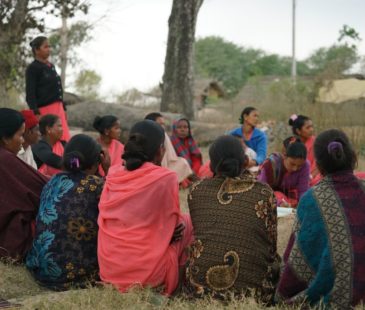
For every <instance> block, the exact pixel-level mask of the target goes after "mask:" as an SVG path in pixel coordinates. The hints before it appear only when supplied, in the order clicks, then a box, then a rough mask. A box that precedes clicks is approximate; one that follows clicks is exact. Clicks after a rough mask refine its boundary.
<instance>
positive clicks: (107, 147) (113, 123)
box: [93, 115, 124, 176]
mask: <svg viewBox="0 0 365 310" xmlns="http://www.w3.org/2000/svg"><path fill="white" fill-rule="evenodd" d="M93 127H94V128H95V129H96V130H97V131H98V132H99V134H100V137H99V138H98V142H99V144H100V145H101V147H102V149H103V150H104V152H105V151H108V153H109V156H110V167H112V166H115V165H119V166H120V165H122V162H123V161H122V155H123V152H124V145H123V144H122V143H121V142H120V141H119V138H120V134H121V129H120V122H119V120H118V118H117V117H116V116H114V115H105V116H102V117H100V116H97V117H95V120H94V123H93ZM99 174H100V175H101V176H105V173H104V170H103V169H102V167H101V166H100V167H99Z"/></svg>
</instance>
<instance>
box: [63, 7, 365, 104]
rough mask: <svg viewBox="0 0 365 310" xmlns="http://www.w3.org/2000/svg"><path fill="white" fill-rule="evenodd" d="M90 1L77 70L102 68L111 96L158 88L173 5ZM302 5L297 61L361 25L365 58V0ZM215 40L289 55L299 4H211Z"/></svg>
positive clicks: (205, 26) (203, 23)
mask: <svg viewBox="0 0 365 310" xmlns="http://www.w3.org/2000/svg"><path fill="white" fill-rule="evenodd" d="M90 2H91V9H90V13H89V14H88V15H87V16H86V17H82V19H85V18H86V19H88V20H90V21H92V22H93V23H95V28H94V30H93V33H92V36H93V39H92V41H90V42H89V43H87V44H86V45H85V46H83V47H82V48H80V49H79V55H80V59H81V62H80V64H79V65H78V66H77V67H76V68H75V69H74V70H75V71H74V70H72V71H73V72H76V71H77V70H81V69H92V70H95V71H96V72H97V73H98V74H99V75H101V77H102V86H101V94H102V95H103V96H104V97H109V98H111V97H112V96H113V95H116V94H120V93H122V92H123V91H125V90H127V89H129V88H133V87H134V88H138V89H140V90H143V91H147V90H149V89H151V88H152V87H154V86H156V85H157V84H158V83H159V82H160V81H161V79H162V75H163V70H164V59H165V52H166V42H167V34H168V18H169V15H170V10H171V6H172V0H90ZM296 2H297V8H296V37H297V39H296V54H297V59H299V60H301V59H305V58H306V57H308V56H309V55H310V54H311V53H312V52H313V51H314V50H315V49H317V48H319V47H323V46H327V47H328V46H330V45H332V44H333V43H335V42H336V40H337V38H338V36H339V30H340V29H341V28H342V26H343V25H344V24H346V25H349V26H350V27H353V28H355V29H356V30H357V31H358V32H359V34H360V37H361V38H363V39H364V40H363V41H361V42H360V43H359V44H358V48H359V52H360V54H362V55H365V19H364V12H365V1H364V0H296ZM101 16H104V17H103V18H101ZM95 21H96V22H95ZM71 22H72V21H71ZM212 35H214V36H220V37H223V38H224V39H225V40H227V41H231V42H233V43H235V44H237V45H240V46H244V47H252V48H259V49H262V50H264V51H266V52H268V53H276V54H279V55H285V56H290V55H291V51H292V39H291V38H292V0H205V1H204V3H203V5H202V7H201V9H200V11H199V15H198V22H197V26H196V38H202V37H206V36H212ZM70 80H72V79H70Z"/></svg>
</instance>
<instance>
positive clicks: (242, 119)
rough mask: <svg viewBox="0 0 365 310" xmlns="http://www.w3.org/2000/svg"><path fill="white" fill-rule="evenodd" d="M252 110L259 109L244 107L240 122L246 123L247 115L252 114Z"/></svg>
mask: <svg viewBox="0 0 365 310" xmlns="http://www.w3.org/2000/svg"><path fill="white" fill-rule="evenodd" d="M252 111H257V109H256V108H254V107H246V108H244V109H243V110H242V112H241V115H240V118H239V122H240V124H243V123H244V121H245V115H250V113H251V112H252Z"/></svg>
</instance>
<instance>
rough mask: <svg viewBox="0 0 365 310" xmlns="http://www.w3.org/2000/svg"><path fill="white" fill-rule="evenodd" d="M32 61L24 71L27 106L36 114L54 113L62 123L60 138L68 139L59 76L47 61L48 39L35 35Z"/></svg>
mask: <svg viewBox="0 0 365 310" xmlns="http://www.w3.org/2000/svg"><path fill="white" fill-rule="evenodd" d="M30 46H31V48H32V52H33V55H34V58H35V59H34V61H33V62H32V63H31V64H30V65H29V66H28V68H27V71H26V73H25V76H26V79H25V85H26V100H27V103H28V106H29V108H30V109H31V110H33V111H34V113H35V114H36V115H39V116H40V115H46V114H55V115H57V116H58V117H59V118H60V120H61V124H62V128H63V134H62V140H64V141H68V140H70V131H69V128H68V124H67V117H66V112H65V110H66V108H65V105H64V103H63V88H62V83H61V78H60V76H59V75H58V74H57V72H56V69H55V66H54V65H53V64H52V63H50V62H49V61H48V58H49V55H50V52H51V47H50V45H49V42H48V39H47V38H46V37H43V36H39V37H36V38H35V39H34V40H33V41H32V42H31V43H30Z"/></svg>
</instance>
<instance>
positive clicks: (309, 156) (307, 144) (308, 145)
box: [304, 136, 317, 173]
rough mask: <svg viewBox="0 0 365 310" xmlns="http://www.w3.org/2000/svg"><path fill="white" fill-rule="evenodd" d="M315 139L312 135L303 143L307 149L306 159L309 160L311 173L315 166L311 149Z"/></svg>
mask: <svg viewBox="0 0 365 310" xmlns="http://www.w3.org/2000/svg"><path fill="white" fill-rule="evenodd" d="M315 139H316V137H314V136H312V137H310V138H309V139H308V140H307V141H306V142H305V143H304V145H305V147H306V149H307V159H308V160H309V162H310V165H311V166H310V167H311V173H312V172H313V170H314V169H316V168H317V166H316V161H315V159H314V150H313V147H314V140H315Z"/></svg>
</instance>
